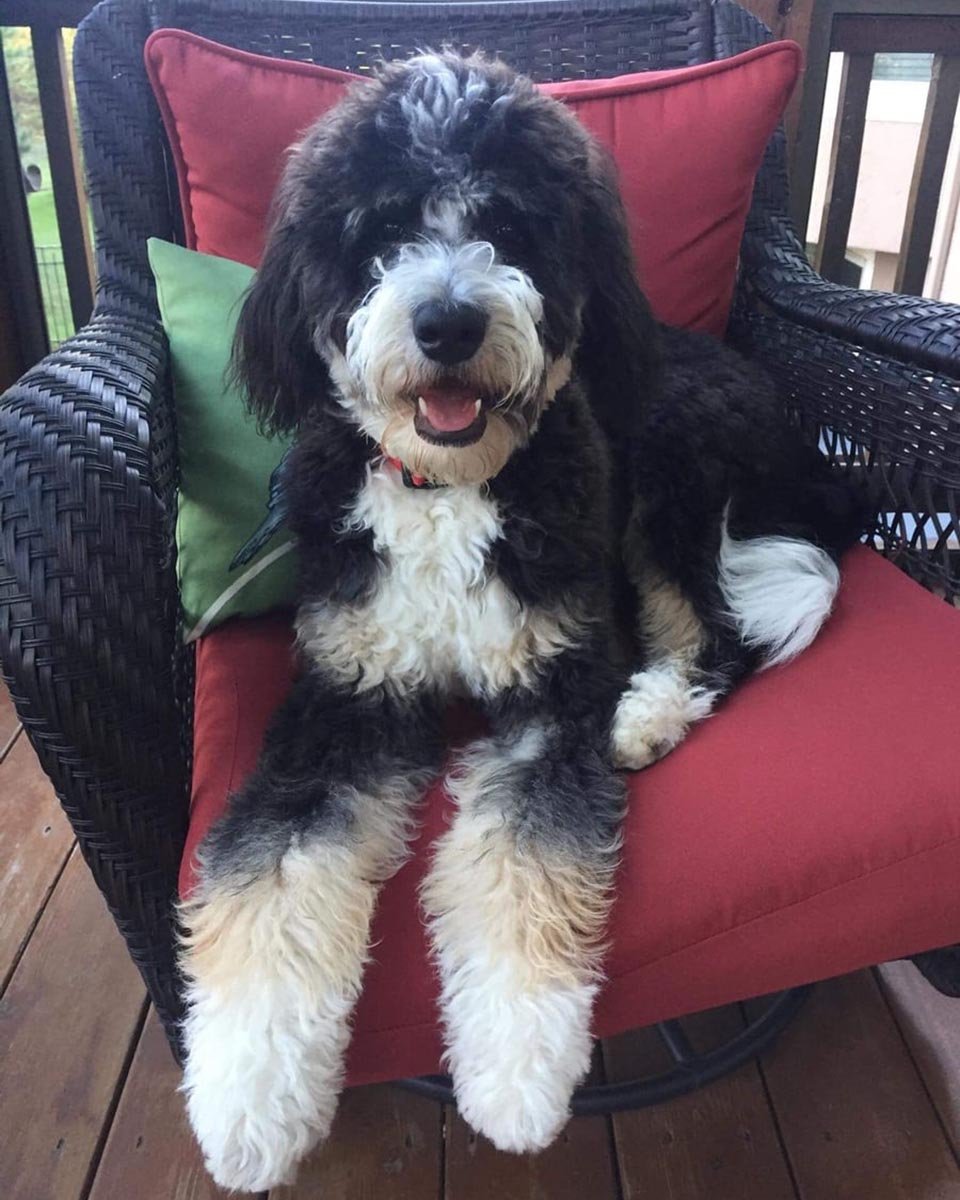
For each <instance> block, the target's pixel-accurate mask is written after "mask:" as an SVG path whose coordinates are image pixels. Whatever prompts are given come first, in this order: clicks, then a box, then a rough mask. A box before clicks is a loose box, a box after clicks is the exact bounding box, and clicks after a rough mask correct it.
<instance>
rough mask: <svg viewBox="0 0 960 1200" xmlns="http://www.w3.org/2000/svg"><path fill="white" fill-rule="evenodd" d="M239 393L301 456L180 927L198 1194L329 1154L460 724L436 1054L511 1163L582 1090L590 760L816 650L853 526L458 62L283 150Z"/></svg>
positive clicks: (511, 104) (442, 889) (570, 120)
mask: <svg viewBox="0 0 960 1200" xmlns="http://www.w3.org/2000/svg"><path fill="white" fill-rule="evenodd" d="M235 363H236V369H237V373H238V375H239V377H240V379H241V380H242V382H243V384H244V385H245V387H246V390H247V393H248V395H249V399H250V404H251V406H252V408H253V410H254V411H255V412H256V413H257V414H258V415H259V417H260V419H261V421H262V422H263V424H264V426H265V427H267V428H270V429H275V430H296V441H295V449H294V450H293V452H292V455H291V458H290V460H289V465H288V468H287V470H286V472H285V496H286V501H287V505H288V508H289V520H290V524H291V526H292V528H293V530H294V532H295V534H296V536H297V537H298V539H299V545H300V554H301V560H302V578H301V587H302V591H301V596H300V608H299V613H298V617H297V635H298V642H299V652H300V657H301V660H302V672H301V674H300V677H299V679H298V681H297V682H296V683H295V685H294V687H293V690H292V692H291V694H290V696H289V698H288V699H287V701H286V702H285V703H284V704H283V706H282V708H281V710H280V711H279V712H278V714H277V715H276V717H275V719H274V721H273V723H272V726H271V727H270V730H269V732H268V735H267V740H266V745H265V748H264V751H263V754H262V757H261V760H260V763H259V765H258V767H257V769H256V771H255V772H254V774H253V776H252V777H251V778H250V779H249V780H248V781H247V782H246V783H245V784H244V786H243V787H242V789H241V790H240V791H239V792H238V793H237V794H236V795H234V796H232V797H231V799H230V801H229V806H228V811H227V813H226V815H225V816H224V817H223V818H222V819H221V820H220V821H219V822H218V823H217V824H216V825H215V826H214V828H213V829H212V831H211V832H210V834H209V835H208V837H207V838H206V840H205V842H204V844H203V846H202V850H201V854H200V856H199V864H200V875H199V880H200V881H199V884H198V886H197V888H196V891H195V893H194V894H193V896H192V898H191V899H190V900H189V901H188V903H187V904H186V905H185V906H184V910H183V921H184V926H185V934H184V942H183V948H182V966H183V970H184V974H185V976H186V979H187V984H188V991H187V1004H188V1013H187V1017H186V1020H185V1025H184V1042H185V1048H186V1073H185V1090H186V1092H187V1095H188V1107H189V1112H190V1117H191V1120H192V1123H193V1127H194V1130H195V1131H196V1134H197V1136H198V1138H199V1140H200V1143H201V1145H202V1148H203V1151H204V1154H205V1156H206V1161H207V1165H208V1167H209V1169H210V1171H211V1172H212V1174H213V1175H214V1177H215V1178H216V1179H217V1181H218V1182H219V1183H221V1184H223V1185H226V1186H228V1187H234V1188H239V1189H248V1190H251V1191H259V1190H261V1189H266V1188H268V1187H271V1186H273V1185H275V1184H278V1183H280V1182H283V1181H286V1180H289V1179H290V1178H291V1176H292V1174H293V1173H294V1172H295V1169H296V1166H297V1163H298V1162H299V1160H300V1159H301V1158H302V1157H303V1156H304V1155H305V1154H307V1152H308V1151H309V1150H310V1149H311V1148H312V1147H313V1146H314V1145H315V1144H316V1143H317V1142H318V1141H320V1140H321V1139H322V1138H324V1137H325V1136H326V1134H327V1133H328V1131H329V1129H330V1124H331V1121H332V1120H333V1116H334V1111H335V1109H336V1105H337V1094H338V1092H339V1091H340V1088H341V1084H342V1080H343V1072H344V1065H343V1064H344V1053H345V1049H346V1046H347V1041H348V1037H349V1030H350V1016H351V1010H352V1009H353V1006H354V1003H355V1001H356V999H357V994H358V992H359V990H360V987H361V982H362V977H363V969H364V963H365V961H366V959H367V957H368V954H369V927H370V920H371V914H372V912H373V909H374V905H375V903H376V900H377V893H378V889H379V887H380V884H381V883H382V882H383V880H385V879H387V878H388V877H389V876H390V875H391V874H392V873H393V872H394V871H396V870H397V868H398V867H399V866H400V864H401V863H402V862H403V861H404V855H405V853H406V847H407V844H408V840H409V838H410V834H411V828H412V827H413V825H414V822H415V821H416V804H417V800H418V798H419V797H420V795H421V794H422V792H423V790H424V786H425V784H426V783H427V782H428V781H429V780H430V779H431V778H432V777H434V776H435V775H436V773H437V772H438V770H439V768H440V765H441V762H442V758H443V754H444V742H443V736H442V721H441V718H442V715H443V713H444V710H445V707H446V706H447V705H448V703H449V702H450V700H451V698H453V697H468V698H469V699H470V700H471V701H472V702H473V703H474V704H475V705H476V706H478V707H479V708H480V709H481V710H482V712H483V714H484V715H485V717H486V719H487V721H488V725H489V731H490V732H489V736H486V737H484V738H483V740H480V741H477V742H475V743H473V744H472V745H470V746H469V748H468V749H466V751H464V752H463V753H462V754H461V755H460V757H459V759H458V761H457V762H456V764H455V766H454V767H453V769H452V771H451V774H450V779H449V791H450V795H451V797H452V800H453V801H454V804H455V816H454V817H453V819H452V821H451V823H450V825H449V827H448V829H447V831H446V832H445V833H444V834H443V836H442V837H441V838H440V840H439V842H438V843H437V845H436V846H435V848H434V853H433V859H432V865H431V867H430V871H429V875H428V878H427V882H426V885H425V887H424V891H423V896H422V902H423V915H424V919H425V920H426V922H427V923H428V926H429V931H430V936H431V939H432V945H433V949H434V953H435V961H436V968H437V971H438V973H439V976H440V981H441V1001H440V1007H441V1014H440V1015H441V1019H442V1023H443V1028H444V1032H445V1038H446V1047H447V1062H448V1064H449V1069H450V1071H451V1073H452V1076H453V1080H454V1084H455V1089H456V1096H457V1103H458V1105H459V1108H460V1111H461V1113H462V1114H463V1116H464V1118H465V1119H466V1120H467V1121H468V1122H469V1123H470V1124H471V1125H472V1126H473V1127H474V1129H476V1130H479V1131H480V1132H482V1133H483V1134H485V1135H486V1136H487V1137H489V1138H490V1139H491V1140H492V1141H493V1142H494V1143H495V1144H496V1145H497V1146H498V1147H500V1148H501V1149H504V1150H513V1151H533V1150H538V1149H540V1148H541V1147H543V1146H546V1145H547V1144H548V1143H549V1142H550V1141H551V1140H552V1139H553V1138H554V1137H555V1136H556V1135H557V1133H558V1131H559V1130H560V1129H561V1127H562V1126H563V1124H564V1123H565V1121H566V1120H567V1117H568V1112H569V1103H570V1097H571V1093H572V1091H573V1089H574V1087H575V1085H576V1084H577V1083H578V1081H579V1080H581V1079H582V1078H583V1076H584V1074H585V1072H586V1071H587V1067H588V1063H589V1059H590V1048H591V1039H590V1024H591V1010H592V1008H593V1002H594V997H595V996H596V993H597V990H598V987H599V984H600V981H601V951H602V941H603V936H604V926H605V920H606V916H607V911H608V906H609V903H610V897H611V890H612V887H613V884H614V872H615V868H616V864H617V849H618V844H619V840H620V824H621V818H622V817H623V813H624V803H625V790H624V784H623V780H622V778H621V777H620V776H618V774H617V769H618V768H632V769H635V768H639V767H644V766H646V765H647V764H649V763H651V762H653V761H654V760H655V759H656V758H658V757H659V756H661V755H663V754H664V753H665V752H667V751H669V750H670V749H671V748H673V747H674V746H676V745H677V743H678V742H679V741H680V740H681V739H682V738H683V736H684V734H685V733H686V731H687V729H688V728H689V727H690V725H691V724H692V723H693V722H695V721H698V720H700V719H702V718H704V717H706V716H707V715H708V714H709V713H710V712H711V710H712V709H713V708H714V707H715V706H716V704H717V702H718V701H719V700H720V699H721V698H722V697H723V696H724V694H725V693H727V692H728V691H729V690H730V689H731V687H733V686H734V684H736V682H737V681H738V680H739V679H741V678H742V677H743V676H744V675H745V674H746V673H748V672H749V671H751V670H753V669H756V668H760V667H764V666H768V665H770V664H772V663H780V662H783V661H784V660H786V659H788V658H789V657H791V656H792V655H794V654H796V653H797V652H798V651H800V650H802V649H803V648H804V647H805V646H806V645H807V644H808V643H809V642H810V641H811V639H812V638H813V637H814V636H815V634H816V633H817V630H818V628H819V627H820V625H821V623H822V622H823V621H824V619H825V617H826V616H827V614H828V612H829V611H830V607H831V603H832V601H833V598H834V594H835V592H836V590H837V585H838V570H837V565H836V560H837V557H838V555H839V553H840V552H841V551H842V549H843V548H844V547H845V546H846V545H847V544H848V543H850V542H851V541H852V540H854V539H855V537H856V536H857V533H858V527H859V526H858V514H857V504H856V503H855V502H854V500H853V499H852V498H851V496H850V495H849V494H848V492H847V491H846V488H845V486H844V485H843V484H842V483H840V482H839V481H838V480H837V479H835V478H834V477H833V475H832V474H831V473H830V471H829V470H828V468H827V466H826V463H825V462H824V461H823V460H822V459H821V458H820V456H819V455H818V454H817V453H816V452H815V451H813V450H811V449H807V448H804V447H803V446H802V445H801V443H800V442H799V440H798V439H797V438H796V437H795V435H794V434H793V433H792V432H791V431H790V430H789V429H788V427H787V425H786V423H785V421H784V419H783V418H782V416H781V415H779V412H778V406H777V402H776V400H775V398H774V396H773V395H772V394H771V391H770V387H769V385H768V383H767V382H765V380H764V378H763V377H761V376H760V375H758V374H757V373H756V372H755V371H754V369H753V368H751V367H750V366H749V365H748V364H746V363H745V362H744V361H742V360H741V359H740V358H738V357H737V356H736V355H735V354H734V353H733V352H731V351H729V350H727V349H725V348H724V347H723V346H721V345H720V344H719V343H716V342H714V341H712V340H710V339H708V338H704V337H699V336H696V335H690V334H679V333H676V332H673V331H669V330H665V329H661V328H659V327H658V326H657V324H656V323H655V321H654V320H653V319H652V317H651V315H650V310H649V308H648V306H647V303H646V301H645V299H644V297H643V295H642V294H641V291H640V289H639V287H638V284H637V280H636V277H635V272H634V264H633V260H632V257H631V251H630V247H629V244H628V239H627V233H626V228H625V224H624V216H623V211H622V207H621V202H620V199H619V196H618V191H617V185H616V181H615V176H614V173H613V170H612V167H611V166H610V164H609V163H608V161H607V159H606V158H605V156H604V154H603V152H602V151H601V150H600V149H599V148H598V146H597V144H596V143H595V142H594V141H593V140H592V139H591V137H590V136H589V135H588V134H587V133H586V132H585V131H584V129H583V128H582V126H581V125H580V124H579V123H578V122H577V121H576V119H575V118H574V117H573V116H572V115H571V114H570V113H569V112H568V111H566V110H565V109H564V107H563V106H562V105H561V104H560V103H558V102H556V101H554V100H552V99H549V98H547V97H546V96H544V95H542V94H540V93H539V92H538V91H537V90H536V89H535V88H534V86H533V85H532V84H531V83H530V82H529V81H528V80H526V79H523V78H519V77H517V76H515V75H514V74H513V73H512V72H511V71H510V70H508V69H507V68H506V67H505V66H503V65H502V64H500V63H497V62H492V61H489V60H487V59H484V58H482V57H480V56H473V57H470V58H462V57H459V56H457V55H455V54H452V53H447V52H444V53H440V54H425V55H420V56H418V57H416V58H413V59H411V60H410V61H408V62H406V63H401V64H393V65H389V66H385V67H383V68H382V69H381V70H380V72H379V74H378V75H377V77H376V78H375V79H373V80H372V81H371V80H368V81H364V82H360V83H358V84H357V85H356V86H355V87H354V88H353V89H351V90H350V91H349V92H348V94H347V96H346V98H345V99H344V100H343V102H342V103H341V104H339V105H338V106H337V107H336V109H334V110H333V111H332V112H331V113H330V114H328V115H327V116H326V117H325V118H324V119H322V120H321V121H320V122H319V123H318V124H317V125H316V126H315V127H314V128H313V129H312V130H311V131H310V132H309V133H308V134H307V135H306V136H305V138H304V140H303V141H302V142H301V143H300V144H299V145H298V146H297V147H295V149H294V150H293V152H292V154H291V156H290V158H289V162H288V165H287V168H286V171H285V175H284V178H283V181H282V184H281V186H280V189H279V193H278V196H277V199H276V203H275V209H274V216H273V222H272V228H271V232H270V235H269V240H268V244H267V248H266V252H265V255H264V259H263V263H262V266H261V268H260V271H259V274H258V275H257V277H256V280H255V282H254V284H253V286H252V289H251V291H250V292H249V294H248V296H247V298H246V300H245V303H244V306H243V310H242V313H241V315H240V319H239V325H238V330H237V340H236V346H235ZM709 803H710V797H709V794H708V791H705V794H704V804H709ZM662 902H663V903H664V904H669V903H670V897H669V896H664V897H663V898H662Z"/></svg>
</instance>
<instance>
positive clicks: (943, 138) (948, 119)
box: [894, 54, 960, 296]
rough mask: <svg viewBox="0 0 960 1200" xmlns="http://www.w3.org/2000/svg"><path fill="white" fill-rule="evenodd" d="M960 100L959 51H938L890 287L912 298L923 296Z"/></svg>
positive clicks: (934, 61)
mask: <svg viewBox="0 0 960 1200" xmlns="http://www.w3.org/2000/svg"><path fill="white" fill-rule="evenodd" d="M958 98H960V54H946V55H944V54H938V55H936V56H935V57H934V60H933V71H932V74H931V77H930V91H929V92H928V93H927V106H926V109H925V111H924V114H923V125H922V126H921V129H920V144H919V146H918V147H917V159H916V162H915V164H914V168H913V180H912V182H911V184H910V198H909V199H908V201H907V215H906V217H905V219H904V223H903V238H902V240H901V242H900V261H899V263H898V264H897V280H896V283H895V285H894V291H897V292H908V293H909V294H910V295H911V296H919V295H921V294H922V292H923V284H924V281H925V280H926V277H927V266H928V264H929V262H930V247H931V246H932V245H933V231H934V227H935V225H936V222H937V207H938V205H939V202H940V189H941V187H942V186H943V177H944V173H945V171H946V166H947V153H948V151H949V149H950V138H951V136H952V135H953V122H954V117H955V116H956V113H957V100H958Z"/></svg>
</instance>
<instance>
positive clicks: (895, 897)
mask: <svg viewBox="0 0 960 1200" xmlns="http://www.w3.org/2000/svg"><path fill="white" fill-rule="evenodd" d="M843 565H844V571H843V585H842V588H841V591H840V595H839V598H838V600H837V606H836V611H835V613H834V615H833V616H832V618H831V619H830V621H829V623H828V624H827V626H826V628H825V629H824V631H823V633H822V634H821V636H820V637H819V638H818V639H817V641H816V642H815V643H814V645H813V646H812V647H811V648H810V649H809V650H808V651H806V652H805V653H804V654H803V655H801V657H800V658H798V659H797V660H796V661H794V662H792V663H790V664H788V665H787V666H784V667H779V668H774V669H773V670H770V671H767V672H766V673H764V674H762V675H759V676H756V677H754V678H753V679H751V680H750V681H749V682H748V683H746V684H745V685H744V686H743V687H742V688H740V690H739V691H737V692H736V693H735V694H734V695H733V696H732V697H731V698H730V699H729V700H728V701H727V702H726V703H725V704H724V705H723V707H722V709H721V710H720V711H719V712H718V713H717V714H716V716H714V717H712V718H711V719H710V720H709V721H707V722H705V723H704V724H703V725H701V726H699V727H698V728H696V729H695V730H694V731H693V732H692V733H691V735H690V737H689V739H688V740H687V741H686V742H685V743H684V745H683V746H681V747H680V748H679V749H678V750H677V751H676V752H675V753H673V754H672V755H670V756H669V757H668V758H666V759H664V760H663V761H662V762H660V763H658V764H657V765H656V766H654V767H651V768H650V769H648V770H647V771H644V772H642V773H640V774H637V775H634V776H633V777H631V780H630V790H631V797H632V803H631V805H630V812H629V816H628V818H627V828H626V845H625V849H624V855H623V866H622V869H621V872H620V876H619V883H618V895H617V901H616V904H615V908H614V913H613V919H612V930H611V935H612V948H611V951H610V953H609V957H608V962H607V970H608V974H609V981H608V983H607V984H606V985H605V987H604V990H603V992H602V994H601V997H600V1000H599V1003H598V1007H597V1014H596V1030H597V1033H598V1034H599V1035H601V1036H607V1035H609V1034H612V1033H616V1032H619V1031H621V1030H624V1029H627V1028H630V1027H634V1026H639V1025H646V1024H649V1023H651V1022H653V1021H657V1020H660V1019H662V1018H665V1017H672V1016H679V1015H682V1014H683V1013H686V1012H692V1011H695V1010H697V1009H701V1008H706V1007H709V1006H712V1005H716V1004H724V1003H727V1002H729V1001H732V1000H736V999H740V998H742V997H746V996H751V995H758V994H761V993H764V992H769V991H773V990H775V989H778V988H782V987H787V986H790V985H793V984H798V983H804V982H807V981H809V980H814V979H822V978H825V977H826V976H829V975H834V974H838V973H840V972H843V971H850V970H854V969H856V968H859V967H862V966H865V965H867V964H870V963H875V962H882V961H884V960H887V959H890V958H896V957H900V956H902V955H906V954H910V953H913V952H916V951H919V950H924V949H928V948H930V947H933V946H938V945H944V944H946V943H948V942H953V941H957V940H958V939H960V870H958V869H957V861H958V853H960V737H958V736H957V693H958V686H960V616H958V614H957V613H956V612H955V611H953V610H952V609H950V608H949V607H948V606H947V605H945V604H944V603H943V602H942V601H940V600H937V599H936V598H935V597H933V596H931V595H930V594H929V593H927V592H925V591H923V589H922V588H920V587H919V586H917V585H916V584H915V583H912V582H911V581H910V580H909V579H907V578H906V576H904V575H902V574H901V573H900V572H899V571H898V570H897V569H896V568H895V567H893V566H891V565H890V564H889V563H888V562H885V561H884V560H883V559H881V558H880V557H879V556H878V555H876V554H875V553H874V552H873V551H871V550H867V549H865V548H862V547H859V548H857V549H855V550H853V551H852V552H851V553H850V554H849V555H848V556H847V557H846V559H845V560H844V564H843ZM290 642H291V638H290V625H289V618H283V617H263V618H256V619H252V620H245V621H234V622H232V623H228V624H226V625H224V626H222V627H221V628H220V629H218V630H216V631H215V632H213V633H211V634H209V635H208V636H207V637H205V638H203V639H202V640H201V641H200V643H199V645H198V648H197V683H196V718H195V748H194V781H193V810H192V817H191V823H190V835H189V843H188V849H187V854H186V856H185V858H184V864H183V871H182V887H183V889H189V887H190V884H191V881H192V867H191V851H192V849H193V847H195V846H196V844H197V842H198V841H199V839H200V838H201V837H202V835H203V833H204V831H205V830H206V829H207V828H208V827H209V824H210V822H211V820H213V818H214V817H215V816H216V815H217V814H218V813H219V812H220V811H221V810H222V808H223V806H224V803H225V801H226V797H227V794H228V792H229V791H230V790H231V789H233V788H236V787H237V786H238V785H239V784H240V782H241V781H242V780H243V778H244V776H245V775H246V774H247V773H248V772H249V770H250V769H251V767H252V765H253V762H254V760H255V758H256V755H257V752H258V749H259V745H260V742H261V739H262V737H263V731H264V726H265V724H266V722H267V720H268V718H269V715H270V713H271V711H272V710H273V708H274V707H275V705H276V704H277V703H278V702H279V700H280V698H281V697H282V695H283V694H284V692H285V690H286V688H287V687H288V685H289V681H290V677H291V671H292V659H291V654H290ZM446 807H447V801H446V798H445V795H444V792H443V788H442V786H441V785H439V784H438V785H436V786H435V787H434V788H433V789H432V790H431V792H430V793H429V795H428V797H427V800H426V803H425V809H424V811H425V823H424V827H423V831H422V834H421V837H420V839H419V841H418V843H417V845H416V848H415V856H414V858H413V859H412V861H411V862H409V863H408V864H407V865H406V866H405V867H404V868H403V869H402V870H401V871H400V872H399V873H398V875H397V876H396V877H395V878H394V879H393V880H391V881H390V883H388V884H387V886H386V888H385V889H384V892H383V893H382V895H381V900H380V904H379V907H378V911H377V917H376V922H375V928H374V933H373V939H374V947H375V948H374V951H373V961H372V962H371V964H370V967H369V969H368V971H367V975H366V981H365V986H364V992H363V995H362V997H361V1000H360V1003H359V1006H358V1009H357V1014H356V1020H355V1032H354V1037H353V1042H352V1047H351V1051H350V1059H349V1077H350V1080H351V1082H353V1083H364V1082H371V1081H374V1080H381V1079H392V1078H397V1077H400V1076H406V1075H418V1074H424V1073H428V1072H433V1071H436V1070H437V1069H438V1068H439V1065H440V1053H441V1044H440V1034H439V1029H438V1023H437V1011H436V992H437V986H436V979H435V976H434V973H433V969H432V967H431V965H430V962H429V959H428V955H427V947H426V943H425V940H424V932H423V927H422V924H421V921H420V919H419V915H418V909H417V887H418V884H419V882H420V880H421V878H422V876H423V872H424V870H425V868H426V865H427V862H428V861H429V846H430V843H431V842H432V841H433V840H434V839H435V838H436V836H437V834H438V832H439V831H440V830H441V829H442V827H443V823H444V820H445V816H446V815H447V814H446Z"/></svg>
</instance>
